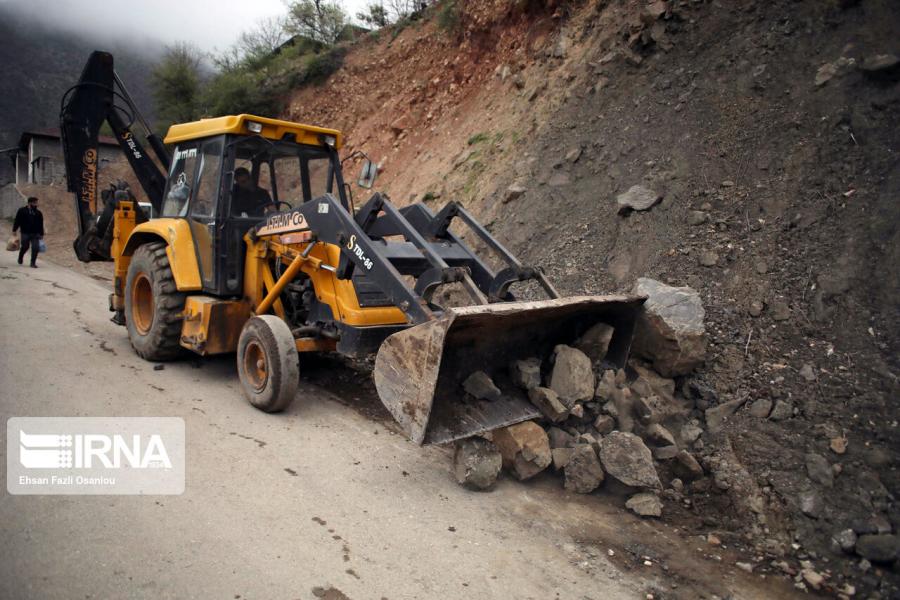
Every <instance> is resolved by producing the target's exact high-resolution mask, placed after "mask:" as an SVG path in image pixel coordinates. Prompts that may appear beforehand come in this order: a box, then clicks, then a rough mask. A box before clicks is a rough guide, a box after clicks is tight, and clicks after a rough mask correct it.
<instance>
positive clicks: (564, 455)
mask: <svg viewBox="0 0 900 600" xmlns="http://www.w3.org/2000/svg"><path fill="white" fill-rule="evenodd" d="M574 452H575V449H574V448H554V449H552V450H551V451H550V455H551V456H552V457H553V470H554V471H560V470H562V469H564V468H565V467H566V465H567V464H569V460H571V458H572V454H573V453H574Z"/></svg>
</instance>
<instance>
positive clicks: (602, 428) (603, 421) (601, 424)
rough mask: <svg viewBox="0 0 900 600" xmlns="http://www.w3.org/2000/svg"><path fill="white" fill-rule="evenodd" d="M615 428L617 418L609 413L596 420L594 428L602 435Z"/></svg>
mask: <svg viewBox="0 0 900 600" xmlns="http://www.w3.org/2000/svg"><path fill="white" fill-rule="evenodd" d="M615 428H616V420H615V419H614V418H612V417H611V416H609V415H600V416H598V417H597V419H596V420H595V421H594V429H596V430H597V432H598V433H599V434H600V435H606V434H608V433H612V431H613V430H614V429H615Z"/></svg>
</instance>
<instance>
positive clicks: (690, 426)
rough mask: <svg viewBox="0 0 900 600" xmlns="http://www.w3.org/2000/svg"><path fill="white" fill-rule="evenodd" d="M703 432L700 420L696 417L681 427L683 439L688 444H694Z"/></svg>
mask: <svg viewBox="0 0 900 600" xmlns="http://www.w3.org/2000/svg"><path fill="white" fill-rule="evenodd" d="M702 434H703V428H702V427H700V422H699V421H697V420H696V419H691V421H690V422H688V423H685V424H684V425H683V426H682V427H681V439H682V440H684V442H685V443H686V444H693V443H694V442H696V441H697V438H699V437H700V436H701V435H702Z"/></svg>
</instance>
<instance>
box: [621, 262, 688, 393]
mask: <svg viewBox="0 0 900 600" xmlns="http://www.w3.org/2000/svg"><path fill="white" fill-rule="evenodd" d="M634 293H635V294H638V295H642V296H647V302H645V303H644V310H643V311H642V312H641V315H640V316H639V317H638V320H637V323H636V327H635V333H634V343H633V345H632V350H633V352H634V353H635V354H637V355H638V356H641V357H644V358H646V359H647V360H649V361H651V362H652V363H653V368H654V369H655V370H656V371H657V372H658V373H660V374H661V375H663V376H665V377H675V376H677V375H686V374H688V373H690V372H691V371H692V370H693V369H695V368H696V367H698V366H699V365H701V364H702V363H703V361H704V359H705V358H706V328H705V327H704V325H703V317H704V316H705V312H704V310H703V304H702V303H701V302H700V295H699V294H698V293H697V292H696V291H694V290H693V289H691V288H689V287H672V286H670V285H666V284H664V283H661V282H659V281H656V280H655V279H649V278H646V277H641V278H639V279H638V280H637V283H636V284H635V286H634Z"/></svg>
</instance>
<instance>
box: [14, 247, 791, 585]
mask: <svg viewBox="0 0 900 600" xmlns="http://www.w3.org/2000/svg"><path fill="white" fill-rule="evenodd" d="M107 294H108V290H107V289H106V288H105V287H104V285H103V284H102V283H101V282H98V281H95V280H92V279H89V278H87V277H85V276H83V275H80V274H76V273H74V272H72V271H70V270H67V269H64V268H62V267H57V266H54V265H52V264H48V263H46V262H45V263H43V265H42V267H41V268H40V269H37V270H32V269H28V268H22V267H19V266H17V265H15V264H14V255H13V254H12V253H4V254H3V255H2V256H0V302H2V304H0V306H2V309H0V343H2V347H3V348H4V350H3V352H2V355H0V381H2V391H0V417H2V418H3V421H4V422H5V421H6V419H7V418H9V417H13V416H178V417H182V418H183V419H184V420H185V422H186V432H187V434H186V435H187V486H186V491H185V493H184V494H183V495H181V496H156V497H154V496H10V495H8V494H7V493H5V492H4V495H3V497H2V503H0V535H2V540H3V549H2V551H0V597H2V598H9V599H15V598H47V599H52V598H111V597H136V598H175V597H178V598H229V599H242V598H247V599H262V598H266V599H267V598H303V599H307V598H310V599H312V598H323V597H324V598H332V599H343V598H352V599H353V600H362V599H368V598H373V599H376V600H377V599H380V598H389V599H391V600H394V599H400V598H429V599H432V598H535V599H545V598H594V599H600V598H644V597H646V594H647V593H648V592H649V591H651V590H654V589H656V590H666V597H671V595H673V594H674V595H676V596H683V597H699V596H707V597H711V595H712V594H725V593H726V592H728V591H729V590H730V591H731V592H733V593H735V594H736V596H737V597H747V598H757V597H758V598H764V597H773V596H780V595H782V593H783V592H784V589H785V588H783V587H778V588H777V590H776V589H775V588H763V587H759V586H761V585H762V583H765V582H760V580H759V579H756V578H750V577H748V576H746V575H744V574H742V573H741V572H737V571H735V570H734V569H733V568H727V569H723V568H722V567H721V564H720V563H717V562H715V561H710V560H708V559H704V558H703V555H702V553H701V552H700V551H698V549H696V547H697V546H699V545H700V544H698V543H697V542H696V541H694V542H688V543H685V542H684V541H682V540H681V538H679V536H678V535H677V534H674V533H673V532H672V530H671V529H670V528H668V527H667V526H666V525H665V524H659V523H648V522H645V521H640V520H637V519H635V518H631V517H630V515H628V514H626V513H625V512H623V510H622V509H621V507H620V506H619V505H618V504H617V503H615V502H614V501H611V500H608V499H604V498H602V497H597V496H592V497H587V498H585V497H580V496H573V495H569V494H566V493H565V492H564V491H563V490H562V489H560V485H559V482H558V480H557V479H556V478H554V477H553V476H551V475H547V476H546V477H544V478H543V479H539V481H537V482H535V483H533V484H529V485H523V484H520V483H517V482H515V481H512V480H510V479H508V478H507V479H503V480H501V481H500V482H499V484H498V487H497V489H496V490H495V491H493V492H491V493H487V494H478V493H473V492H468V491H466V490H464V489H462V488H461V487H459V486H457V485H456V483H455V482H454V481H453V479H452V476H451V473H450V469H449V467H450V455H449V452H448V451H447V450H446V449H442V448H431V447H428V448H420V447H417V446H415V445H413V444H411V443H409V442H408V441H406V440H405V439H404V438H403V437H402V436H400V435H396V434H395V433H393V432H392V429H391V425H390V424H389V423H387V422H386V421H383V420H380V419H378V418H377V415H378V407H377V405H376V404H373V401H372V399H371V397H369V396H368V394H370V392H369V388H368V387H367V386H365V385H361V384H359V383H358V380H359V377H358V375H357V374H356V373H354V372H353V371H350V370H348V369H347V368H346V367H343V366H341V365H340V364H337V363H332V362H328V361H317V362H316V364H315V365H314V366H313V367H312V369H314V370H315V372H313V373H307V374H306V375H305V376H304V381H303V382H302V384H301V388H300V391H299V393H298V398H297V401H296V402H295V404H294V406H293V407H292V408H291V409H290V410H289V411H288V412H287V413H285V414H281V415H266V414H263V413H261V412H259V411H257V410H255V409H253V408H252V407H250V406H249V405H248V404H246V403H245V402H244V401H243V400H242V398H241V396H240V393H239V390H238V381H237V376H236V374H235V372H234V367H233V364H232V363H233V358H232V357H225V358H218V359H209V360H203V361H190V360H187V361H183V362H180V363H174V364H167V365H166V367H165V369H164V370H161V371H155V370H154V369H153V365H152V364H150V363H146V362H143V361H142V360H140V359H139V358H138V357H137V356H136V355H135V354H134V353H133V352H132V350H131V348H130V346H129V343H128V340H127V337H126V333H125V330H124V329H123V328H121V327H117V326H115V325H113V324H112V323H111V322H109V320H108V319H109V313H107V312H106V296H107ZM323 369H328V370H327V371H326V372H323V371H322V370H323ZM329 382H333V385H332V384H331V383H329ZM354 382H356V383H354ZM334 390H337V391H339V392H340V394H342V395H343V397H338V396H336V395H335V393H334V392H333V391H334ZM373 415H376V416H375V417H373ZM2 431H3V436H4V437H5V435H6V429H5V427H3V428H2ZM0 447H2V448H3V449H4V452H5V448H6V441H5V439H4V440H3V443H2V445H0ZM2 464H3V467H2V468H3V469H4V474H3V477H4V478H5V457H4V460H3V461H2ZM610 550H613V555H612V556H610V554H609V551H610ZM643 555H648V556H650V557H651V559H652V560H651V562H652V563H653V564H652V566H645V565H644V564H643ZM663 567H665V568H666V570H664V569H663ZM673 585H674V586H676V587H675V588H674V589H673ZM784 593H786V592H784ZM657 597H660V596H659V594H657Z"/></svg>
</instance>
